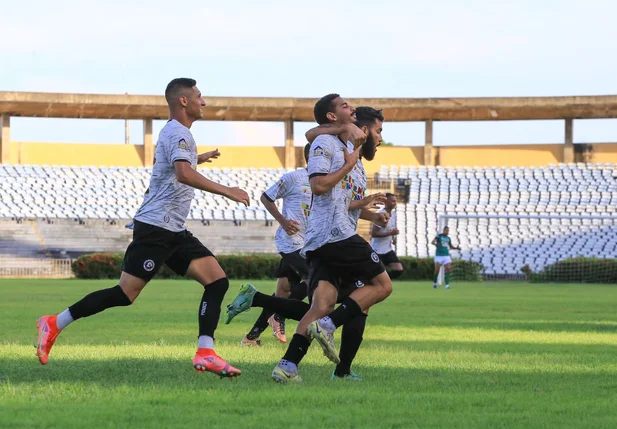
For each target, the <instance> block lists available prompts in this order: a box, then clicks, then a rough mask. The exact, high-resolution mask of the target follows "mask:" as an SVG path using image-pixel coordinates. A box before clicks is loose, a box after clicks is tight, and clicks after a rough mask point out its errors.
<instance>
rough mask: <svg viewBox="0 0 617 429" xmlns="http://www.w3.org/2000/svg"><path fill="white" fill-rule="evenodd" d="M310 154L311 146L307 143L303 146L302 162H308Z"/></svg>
mask: <svg viewBox="0 0 617 429" xmlns="http://www.w3.org/2000/svg"><path fill="white" fill-rule="evenodd" d="M310 152H311V144H310V143H307V144H305V145H304V160H305V161H306V162H308V159H309V153H310Z"/></svg>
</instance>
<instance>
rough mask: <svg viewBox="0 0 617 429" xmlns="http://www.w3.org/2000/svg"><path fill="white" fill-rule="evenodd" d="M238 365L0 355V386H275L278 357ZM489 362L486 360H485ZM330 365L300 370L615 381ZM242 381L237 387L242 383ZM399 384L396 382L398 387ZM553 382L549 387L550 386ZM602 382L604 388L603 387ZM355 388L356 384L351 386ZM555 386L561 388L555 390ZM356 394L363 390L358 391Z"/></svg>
mask: <svg viewBox="0 0 617 429" xmlns="http://www.w3.org/2000/svg"><path fill="white" fill-rule="evenodd" d="M230 362H232V363H233V364H234V365H236V366H238V367H239V368H240V369H241V370H242V371H243V374H242V375H241V376H240V377H238V378H237V379H234V380H227V379H219V377H218V376H216V375H214V374H211V373H206V374H196V373H195V371H194V370H193V368H192V365H191V361H190V357H187V359H173V358H161V359H158V358H151V357H145V358H144V359H136V358H118V359H108V360H91V359H62V360H57V361H55V362H50V363H49V364H47V365H46V366H41V365H40V364H39V363H38V362H37V361H28V362H25V361H24V360H23V359H14V358H0V367H1V368H2V371H1V373H0V385H2V384H4V385H7V386H13V387H15V386H19V385H28V386H29V387H33V388H35V387H45V386H49V385H50V384H52V385H53V384H54V383H64V384H68V385H72V386H84V385H98V386H101V387H107V388H109V387H116V386H134V387H135V386H150V387H152V386H157V387H158V388H164V389H184V388H188V389H193V388H195V389H197V388H198V389H202V388H218V387H223V388H236V387H237V388H241V389H254V388H258V389H262V388H264V387H267V386H272V387H277V386H279V385H277V384H276V383H274V382H273V381H272V380H271V378H270V376H271V373H272V369H273V368H274V366H275V364H276V362H275V361H273V362H272V363H261V362H260V363H255V362H250V361H246V360H244V361H242V360H235V361H230ZM489 366H490V364H489ZM333 369H334V365H333V364H330V363H329V362H327V361H324V363H323V364H314V363H307V364H302V365H301V366H300V374H301V376H302V377H303V378H304V380H305V383H303V385H307V386H322V387H323V386H324V385H327V386H331V387H336V386H345V388H346V389H347V388H349V387H351V386H364V385H365V384H367V383H368V384H369V385H370V383H375V384H376V385H379V386H381V387H382V388H383V387H386V388H387V389H398V388H405V389H411V390H413V391H416V392H418V391H423V392H424V393H429V392H431V391H434V390H435V388H436V386H442V387H443V388H447V389H448V391H449V392H455V391H461V392H465V391H468V390H469V389H472V390H474V389H480V390H486V389H487V386H488V387H489V388H491V386H497V385H502V386H510V387H513V386H521V387H522V386H528V387H534V386H540V385H542V386H543V389H546V390H552V389H553V387H554V386H559V385H571V388H581V389H585V386H587V387H589V388H593V389H600V390H602V389H604V388H605V387H606V388H607V389H608V388H609V387H610V388H611V389H615V388H616V387H617V386H616V382H615V380H614V379H613V378H611V377H607V374H606V372H605V371H604V372H603V371H597V372H592V371H586V372H584V373H583V372H576V371H574V372H548V371H545V372H543V371H542V369H533V370H528V371H527V370H520V369H512V370H510V369H508V370H505V371H502V370H494V371H493V370H491V371H485V370H463V369H454V368H447V369H428V368H427V369H418V368H405V367H389V366H387V365H383V366H369V365H366V364H360V365H355V366H354V371H357V372H359V373H360V374H361V375H362V376H363V377H364V379H365V381H364V382H362V383H361V384H357V383H354V382H350V381H335V382H331V381H330V376H331V374H332V371H333ZM240 386H241V387H240ZM396 386H399V387H396ZM551 386H553V387H551ZM603 386H604V387H603ZM354 389H355V387H354ZM558 390H559V389H558ZM358 394H360V395H362V394H363V393H362V392H361V389H360V391H359V392H358Z"/></svg>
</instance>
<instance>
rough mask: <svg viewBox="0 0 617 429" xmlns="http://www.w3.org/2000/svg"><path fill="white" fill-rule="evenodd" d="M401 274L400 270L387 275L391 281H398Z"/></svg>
mask: <svg viewBox="0 0 617 429" xmlns="http://www.w3.org/2000/svg"><path fill="white" fill-rule="evenodd" d="M402 274H403V270H401V271H398V270H397V271H390V272H389V273H388V275H389V276H390V278H391V279H392V280H394V279H398V278H399V277H400V276H401V275H402Z"/></svg>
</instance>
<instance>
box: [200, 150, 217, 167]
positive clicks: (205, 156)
mask: <svg viewBox="0 0 617 429" xmlns="http://www.w3.org/2000/svg"><path fill="white" fill-rule="evenodd" d="M219 156H221V152H219V150H218V149H214V150H211V151H210V152H205V153H200V154H199V155H197V164H203V163H204V162H212V161H210V160H211V159H217V158H218V157H219Z"/></svg>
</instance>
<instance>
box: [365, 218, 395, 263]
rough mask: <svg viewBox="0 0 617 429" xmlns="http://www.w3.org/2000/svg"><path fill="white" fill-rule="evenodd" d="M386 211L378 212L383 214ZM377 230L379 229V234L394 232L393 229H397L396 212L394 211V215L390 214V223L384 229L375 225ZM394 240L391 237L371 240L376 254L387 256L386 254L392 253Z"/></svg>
mask: <svg viewBox="0 0 617 429" xmlns="http://www.w3.org/2000/svg"><path fill="white" fill-rule="evenodd" d="M385 211H386V209H385V208H384V209H381V210H378V211H377V213H383V212H385ZM374 227H375V228H377V231H379V232H389V231H392V230H393V229H396V210H392V213H390V219H389V220H388V223H387V224H386V226H385V228H382V227H381V226H378V225H375V226H374ZM392 238H393V236H391V235H389V236H387V237H372V238H371V247H372V248H373V250H374V251H375V253H377V254H378V255H385V254H386V253H388V252H390V251H391V250H393V249H392Z"/></svg>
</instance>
